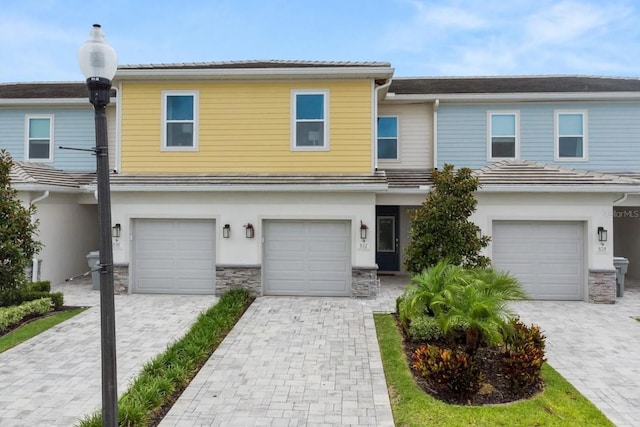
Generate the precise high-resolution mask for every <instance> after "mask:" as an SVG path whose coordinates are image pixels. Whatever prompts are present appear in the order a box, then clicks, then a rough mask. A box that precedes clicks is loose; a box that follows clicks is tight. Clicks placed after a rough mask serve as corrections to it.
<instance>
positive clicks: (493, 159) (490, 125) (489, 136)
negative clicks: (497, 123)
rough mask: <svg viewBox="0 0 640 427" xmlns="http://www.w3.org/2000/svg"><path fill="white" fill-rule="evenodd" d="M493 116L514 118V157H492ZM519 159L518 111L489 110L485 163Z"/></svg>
mask: <svg viewBox="0 0 640 427" xmlns="http://www.w3.org/2000/svg"><path fill="white" fill-rule="evenodd" d="M493 116H514V117H515V127H516V128H515V131H516V134H515V150H514V154H515V157H495V156H494V155H493V144H492V139H493V129H492V128H493V121H492V117H493ZM519 158H520V111H518V110H489V111H487V161H490V162H496V161H502V160H515V159H519Z"/></svg>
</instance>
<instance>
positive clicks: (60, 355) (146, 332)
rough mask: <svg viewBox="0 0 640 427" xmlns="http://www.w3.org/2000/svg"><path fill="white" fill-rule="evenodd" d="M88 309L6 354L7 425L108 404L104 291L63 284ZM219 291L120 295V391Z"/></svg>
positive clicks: (70, 301)
mask: <svg viewBox="0 0 640 427" xmlns="http://www.w3.org/2000/svg"><path fill="white" fill-rule="evenodd" d="M54 290H56V291H62V292H63V293H64V294H65V304H67V305H91V306H92V307H91V308H90V309H89V310H87V311H85V312H84V313H81V314H79V315H78V316H75V317H74V318H72V319H70V320H68V321H66V322H64V323H62V324H60V325H58V326H56V327H54V328H52V329H50V330H48V331H46V332H44V333H42V334H40V335H38V336H37V337H34V338H32V339H30V340H29V341H27V342H25V343H23V344H20V345H19V346H17V347H14V348H12V349H10V350H8V351H6V352H4V353H1V354H0V426H2V427H7V426H29V427H33V426H47V427H51V426H64V427H68V426H72V425H74V424H76V422H77V421H78V420H79V419H81V418H83V417H84V416H85V415H88V414H91V413H93V411H94V410H96V409H97V408H98V407H100V405H101V385H100V384H101V382H100V381H101V374H100V372H101V370H100V369H101V368H100V366H101V364H100V308H99V291H94V290H92V289H91V285H90V284H88V283H87V282H86V281H85V282H84V283H83V282H81V283H78V284H76V283H75V282H74V284H72V285H65V286H61V287H56V288H55V289H54ZM215 300H216V298H215V297H213V296H202V295H195V296H182V295H181V296H175V295H116V296H115V309H116V340H117V342H116V351H117V362H118V367H117V369H118V392H119V393H120V394H121V393H122V392H124V391H125V390H126V388H127V386H128V383H129V381H130V380H131V379H132V378H134V377H135V376H136V375H137V374H138V373H139V372H140V369H141V367H142V365H143V364H144V362H146V361H148V360H149V359H151V358H152V357H154V356H155V355H156V354H158V353H160V352H162V351H163V350H164V349H165V348H166V346H167V344H168V343H170V342H172V341H173V340H175V339H177V338H180V337H181V336H182V335H184V333H185V332H186V331H187V329H188V328H189V326H190V325H191V323H193V321H194V320H195V318H196V317H197V315H198V314H199V313H200V312H201V311H202V310H204V309H206V308H207V307H209V306H211V305H212V304H213V303H214V302H215Z"/></svg>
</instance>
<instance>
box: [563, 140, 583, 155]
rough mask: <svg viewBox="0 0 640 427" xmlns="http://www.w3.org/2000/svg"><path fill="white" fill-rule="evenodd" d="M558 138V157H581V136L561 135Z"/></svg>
mask: <svg viewBox="0 0 640 427" xmlns="http://www.w3.org/2000/svg"><path fill="white" fill-rule="evenodd" d="M559 139H560V140H559V146H558V155H559V156H560V157H582V137H581V136H561V137H560V138H559Z"/></svg>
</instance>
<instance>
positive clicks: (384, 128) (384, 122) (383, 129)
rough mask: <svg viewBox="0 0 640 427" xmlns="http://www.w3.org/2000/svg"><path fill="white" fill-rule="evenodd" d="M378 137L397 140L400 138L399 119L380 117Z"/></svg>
mask: <svg viewBox="0 0 640 427" xmlns="http://www.w3.org/2000/svg"><path fill="white" fill-rule="evenodd" d="M378 137H379V138H397V137H398V118H397V117H379V118H378Z"/></svg>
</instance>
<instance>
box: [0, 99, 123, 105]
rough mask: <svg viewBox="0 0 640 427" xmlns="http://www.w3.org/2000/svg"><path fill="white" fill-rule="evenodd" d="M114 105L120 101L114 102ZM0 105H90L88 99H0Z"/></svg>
mask: <svg viewBox="0 0 640 427" xmlns="http://www.w3.org/2000/svg"><path fill="white" fill-rule="evenodd" d="M112 102H113V103H114V104H116V103H117V102H118V101H117V100H113V101H112ZM0 105H2V106H11V105H83V106H85V105H89V106H91V104H89V102H88V101H87V98H4V99H0Z"/></svg>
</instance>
